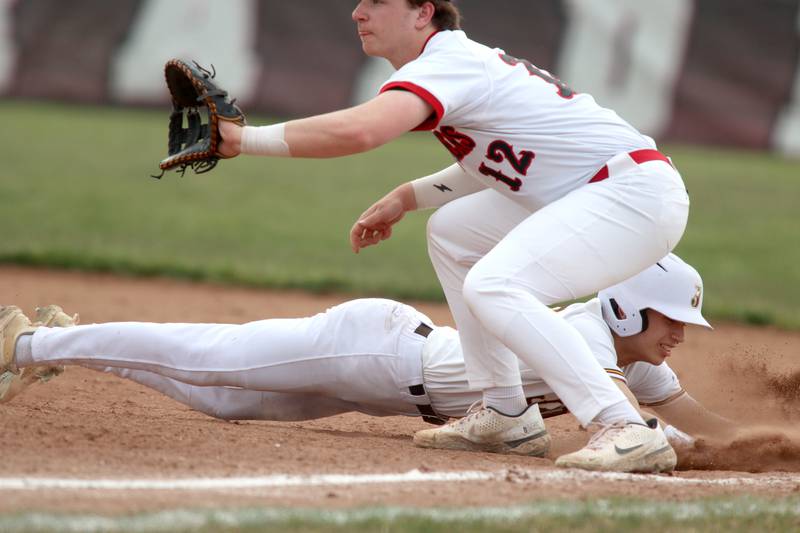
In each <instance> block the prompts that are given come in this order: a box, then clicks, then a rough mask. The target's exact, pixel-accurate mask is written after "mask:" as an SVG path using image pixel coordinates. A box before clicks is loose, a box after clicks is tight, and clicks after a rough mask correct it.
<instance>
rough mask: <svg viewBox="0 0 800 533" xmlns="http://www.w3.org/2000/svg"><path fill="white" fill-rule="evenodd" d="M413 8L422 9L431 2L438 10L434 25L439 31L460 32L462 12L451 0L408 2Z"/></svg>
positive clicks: (434, 16) (412, 0) (409, 0)
mask: <svg viewBox="0 0 800 533" xmlns="http://www.w3.org/2000/svg"><path fill="white" fill-rule="evenodd" d="M407 1H408V3H409V4H410V5H411V6H412V7H420V6H422V5H423V4H424V3H425V2H430V3H431V4H433V7H434V8H435V9H436V13H435V14H434V15H433V25H434V26H436V29H439V30H460V29H461V12H460V11H459V10H458V8H457V7H456V6H454V5H453V2H451V1H450V0H407Z"/></svg>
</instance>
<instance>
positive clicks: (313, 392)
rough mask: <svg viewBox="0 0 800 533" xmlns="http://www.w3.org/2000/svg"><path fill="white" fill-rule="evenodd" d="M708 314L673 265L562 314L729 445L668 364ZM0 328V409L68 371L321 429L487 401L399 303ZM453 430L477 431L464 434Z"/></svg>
mask: <svg viewBox="0 0 800 533" xmlns="http://www.w3.org/2000/svg"><path fill="white" fill-rule="evenodd" d="M701 306H702V283H701V281H700V277H699V275H698V274H697V273H696V271H695V270H694V269H692V268H691V267H690V266H688V265H686V264H685V263H683V262H682V261H681V260H680V259H678V258H677V257H676V256H673V255H670V256H668V257H665V258H664V259H662V260H661V261H660V262H659V264H658V265H655V266H653V267H651V268H649V269H647V270H645V271H644V272H642V273H641V274H639V275H637V276H636V277H634V278H632V279H630V280H627V281H626V282H624V283H622V284H620V285H618V286H615V287H612V288H610V289H608V290H606V291H602V292H601V293H600V295H599V298H595V299H592V300H590V301H588V302H586V303H579V304H573V305H571V306H569V307H567V308H566V309H564V310H562V311H560V314H561V315H562V316H563V317H564V319H565V320H566V321H567V322H569V323H570V324H572V325H573V326H574V327H575V328H576V329H577V330H578V331H579V332H580V334H581V335H582V336H583V338H584V339H585V340H586V342H587V343H588V344H589V346H590V347H591V349H592V352H593V354H594V356H595V357H596V359H597V361H598V363H599V364H600V366H601V367H602V368H604V369H605V371H606V372H607V373H609V374H610V375H611V376H612V377H613V378H614V379H615V380H616V381H617V382H618V384H619V386H620V388H621V389H622V390H623V391H625V392H626V393H627V394H628V395H629V396H630V397H631V399H632V400H633V402H634V404H637V405H643V406H650V407H651V408H652V409H654V410H655V412H656V413H657V414H658V415H659V416H661V417H662V418H663V419H664V420H666V421H668V422H670V423H672V424H674V425H676V426H678V427H681V428H682V429H686V430H687V431H690V432H692V433H699V432H706V433H708V432H709V431H710V432H717V433H719V431H722V430H725V429H727V428H729V425H728V424H727V423H726V422H725V421H721V420H720V419H719V418H717V417H715V416H714V415H712V414H710V413H708V412H706V411H704V410H703V409H702V407H700V406H699V405H698V404H697V403H696V402H695V401H694V400H693V399H692V398H691V397H690V396H689V395H688V394H687V393H686V392H685V391H684V390H683V389H682V388H681V386H680V383H679V382H678V379H677V377H676V376H675V374H674V372H673V371H672V370H671V369H670V368H669V366H667V364H666V363H663V361H664V359H665V358H666V357H668V356H669V355H670V352H671V350H672V348H673V347H675V346H677V345H678V344H680V343H681V342H682V341H683V325H684V324H685V323H689V324H699V325H702V326H708V323H707V322H706V321H705V319H704V318H703V317H702V315H701V312H700V309H701ZM37 318H38V320H39V321H40V322H44V323H45V324H46V325H52V326H69V325H71V324H72V323H73V320H72V319H71V318H70V317H68V316H67V315H65V314H64V313H63V312H61V310H60V309H59V308H57V307H55V306H50V307H48V308H44V309H43V310H41V311H40V316H39V317H37ZM0 327H2V329H0V345H2V350H3V358H4V368H3V371H4V372H3V373H2V376H0V402H7V401H10V400H11V399H12V398H13V397H14V396H16V395H17V394H18V393H19V392H21V390H22V388H23V387H22V384H26V385H27V384H30V383H33V382H35V381H36V380H35V379H24V378H25V377H26V376H28V377H30V376H35V375H46V374H47V372H48V371H49V370H51V369H53V368H54V367H58V366H62V365H82V366H85V367H88V368H92V369H95V370H99V371H105V372H110V373H113V374H115V375H117V376H120V377H124V378H128V379H131V380H133V381H136V382H138V383H141V384H143V385H146V386H148V387H151V388H153V389H155V390H157V391H159V392H161V393H164V394H166V395H168V396H170V397H172V398H174V399H176V400H178V401H179V402H181V403H183V404H185V405H188V406H190V407H191V408H193V409H196V410H198V411H201V412H204V413H206V414H209V415H211V416H214V417H217V418H222V419H227V420H234V419H248V420H279V421H281V420H282V421H286V420H310V419H315V418H320V417H324V416H331V415H335V414H339V413H344V412H349V411H359V412H362V413H366V414H370V415H375V416H389V415H408V416H422V417H423V418H424V419H425V420H427V421H429V422H432V423H439V424H441V423H443V421H445V420H447V419H448V418H460V417H463V416H464V415H465V414H467V412H468V410H469V409H470V406H471V405H473V404H475V403H476V402H480V401H481V393H480V391H476V390H473V389H470V387H469V384H468V381H467V373H466V368H465V364H464V358H463V356H462V353H461V346H460V342H459V338H458V334H457V332H456V331H455V330H453V329H451V328H448V327H436V326H434V325H433V323H432V321H431V320H430V319H429V318H428V317H427V316H425V315H424V314H422V313H420V312H419V311H417V310H415V309H413V308H412V307H410V306H408V305H404V304H401V303H398V302H393V301H391V300H382V299H362V300H354V301H351V302H347V303H344V304H341V305H338V306H336V307H333V308H331V309H329V310H327V311H326V312H324V313H320V314H318V315H315V316H313V317H308V318H299V319H272V320H263V321H258V322H252V323H248V324H243V325H224V324H150V323H131V322H125V323H107V324H96V325H87V326H76V327H69V328H64V327H47V326H44V327H35V326H31V325H30V323H29V322H28V320H27V319H26V318H25V317H24V315H23V314H22V312H21V311H20V310H19V309H17V308H14V307H6V308H4V309H3V310H2V311H1V312H0ZM18 341H20V342H18ZM12 347H14V348H15V349H13V350H12ZM662 363H663V364H662ZM520 371H521V375H522V382H523V389H524V391H525V396H526V398H527V399H528V401H529V402H531V403H536V404H538V406H539V408H540V410H541V412H542V415H543V416H544V418H547V417H550V416H556V415H560V414H562V413H565V412H566V411H567V409H566V407H565V406H564V404H563V402H561V400H560V399H559V398H558V397H557V396H556V395H555V394H554V393H553V391H552V389H551V388H550V387H549V386H548V385H547V384H546V383H545V382H544V381H543V380H542V379H541V377H540V376H538V375H537V374H536V373H535V372H534V371H533V370H532V369H530V368H527V367H526V366H524V364H523V365H521V367H520ZM456 427H457V428H459V429H460V430H462V431H464V430H468V426H465V425H464V424H463V423H461V424H457V425H456ZM601 431H602V430H601ZM668 434H669V435H670V439H671V440H673V441H674V440H677V441H678V442H681V441H682V439H683V440H685V439H688V438H689V437H687V436H686V435H684V434H682V433H681V432H680V431H679V430H677V429H675V428H674V427H670V429H669V430H668ZM534 435H535V437H534V438H529V436H526V435H521V436H519V438H511V439H506V440H504V441H503V442H502V443H500V444H495V445H494V446H492V447H491V451H497V452H510V453H517V454H528V455H537V456H542V455H545V454H546V453H547V450H548V447H549V444H550V437H549V435H548V434H547V431H546V429H545V427H544V424H540V425H538V426H537V428H536V429H535V433H534ZM439 437H440V434H439V433H437V432H436V431H435V430H426V431H421V432H418V433H417V435H416V436H415V439H414V442H415V443H416V444H417V445H419V446H423V447H431V446H435V445H436V440H437V439H438V438H439ZM512 437H515V436H512ZM454 442H457V443H458V444H459V445H460V446H461V447H463V448H465V449H486V448H485V447H484V446H482V445H481V446H474V445H473V443H472V441H471V440H470V439H469V438H467V436H465V435H462V436H461V439H460V440H455V441H454ZM662 447H663V448H664V452H663V454H662V459H661V463H660V464H659V469H660V470H669V469H671V468H672V467H674V464H675V463H674V454H673V452H672V449H671V448H669V446H668V445H666V441H665V442H664V443H663V445H662ZM579 453H580V452H579ZM577 457H578V458H579V459H581V458H582V456H580V455H578V456H577ZM629 457H630V460H628V464H627V465H624V469H625V470H640V469H649V465H650V462H647V463H646V464H644V465H643V464H642V463H641V462H640V461H638V458H637V457H636V454H630V455H629ZM626 459H628V458H627V457H626ZM558 461H559V463H558V464H560V465H564V466H578V467H583V468H607V462H606V463H603V462H600V463H586V462H585V461H575V459H574V457H573V458H570V456H565V457H562V458H560V459H559V460H558ZM616 468H617V469H618V468H619V465H618V464H617V466H616Z"/></svg>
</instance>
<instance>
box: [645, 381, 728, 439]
mask: <svg viewBox="0 0 800 533" xmlns="http://www.w3.org/2000/svg"><path fill="white" fill-rule="evenodd" d="M651 409H653V411H655V413H656V414H657V415H658V416H659V417H660V418H663V419H664V420H666V421H667V422H668V423H669V424H671V425H673V426H676V427H677V428H679V429H681V430H682V431H685V432H687V433H689V434H690V435H692V436H693V437H706V438H711V439H717V440H729V439H731V438H733V437H735V436H736V430H737V427H738V426H737V424H736V423H735V422H734V421H732V420H728V419H727V418H724V417H722V416H720V415H718V414H716V413H714V412H712V411H709V410H708V409H706V408H705V407H704V406H703V405H702V404H701V403H700V402H698V401H697V400H695V399H694V398H692V397H691V396H690V395H689V394H688V393H687V392H684V393H683V394H681V395H680V396H677V397H676V398H675V399H673V400H671V401H669V402H667V403H665V404H662V405H659V406H653V407H651Z"/></svg>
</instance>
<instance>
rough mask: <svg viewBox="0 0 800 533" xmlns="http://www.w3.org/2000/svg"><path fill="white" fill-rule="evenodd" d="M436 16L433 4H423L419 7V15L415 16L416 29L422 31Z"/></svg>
mask: <svg viewBox="0 0 800 533" xmlns="http://www.w3.org/2000/svg"><path fill="white" fill-rule="evenodd" d="M435 14H436V7H435V6H434V5H433V2H423V4H422V5H421V6H419V13H418V14H417V28H419V29H422V28H424V27H425V26H427V25H428V24H429V23H430V22H431V21H432V20H433V16H434V15H435Z"/></svg>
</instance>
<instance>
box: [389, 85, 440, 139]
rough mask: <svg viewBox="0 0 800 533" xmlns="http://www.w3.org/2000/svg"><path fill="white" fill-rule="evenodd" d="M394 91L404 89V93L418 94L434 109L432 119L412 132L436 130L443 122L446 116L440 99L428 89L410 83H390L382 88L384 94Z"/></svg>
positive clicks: (428, 119) (429, 118)
mask: <svg viewBox="0 0 800 533" xmlns="http://www.w3.org/2000/svg"><path fill="white" fill-rule="evenodd" d="M392 89H402V90H404V91H408V92H411V93H414V94H416V95H417V96H419V97H420V98H422V99H423V100H425V101H426V102H427V103H428V105H430V106H431V107H432V108H433V113H432V114H431V116H430V117H428V118H427V119H426V120H425V122H423V123H422V124H420V125H419V126H417V127H416V128H414V129H413V130H412V131H430V130H433V129H436V126H438V125H439V122H440V121H441V120H442V117H443V116H444V106H443V105H442V103H441V102H440V101H439V99H438V98H436V97H435V96H433V95H432V94H431V93H430V92H428V91H427V90H426V89H423V88H422V87H420V86H419V85H417V84H415V83H411V82H408V81H395V82H392V83H389V84H387V85H385V86H384V87H382V88H381V92H382V93H384V92H386V91H390V90H392Z"/></svg>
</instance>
